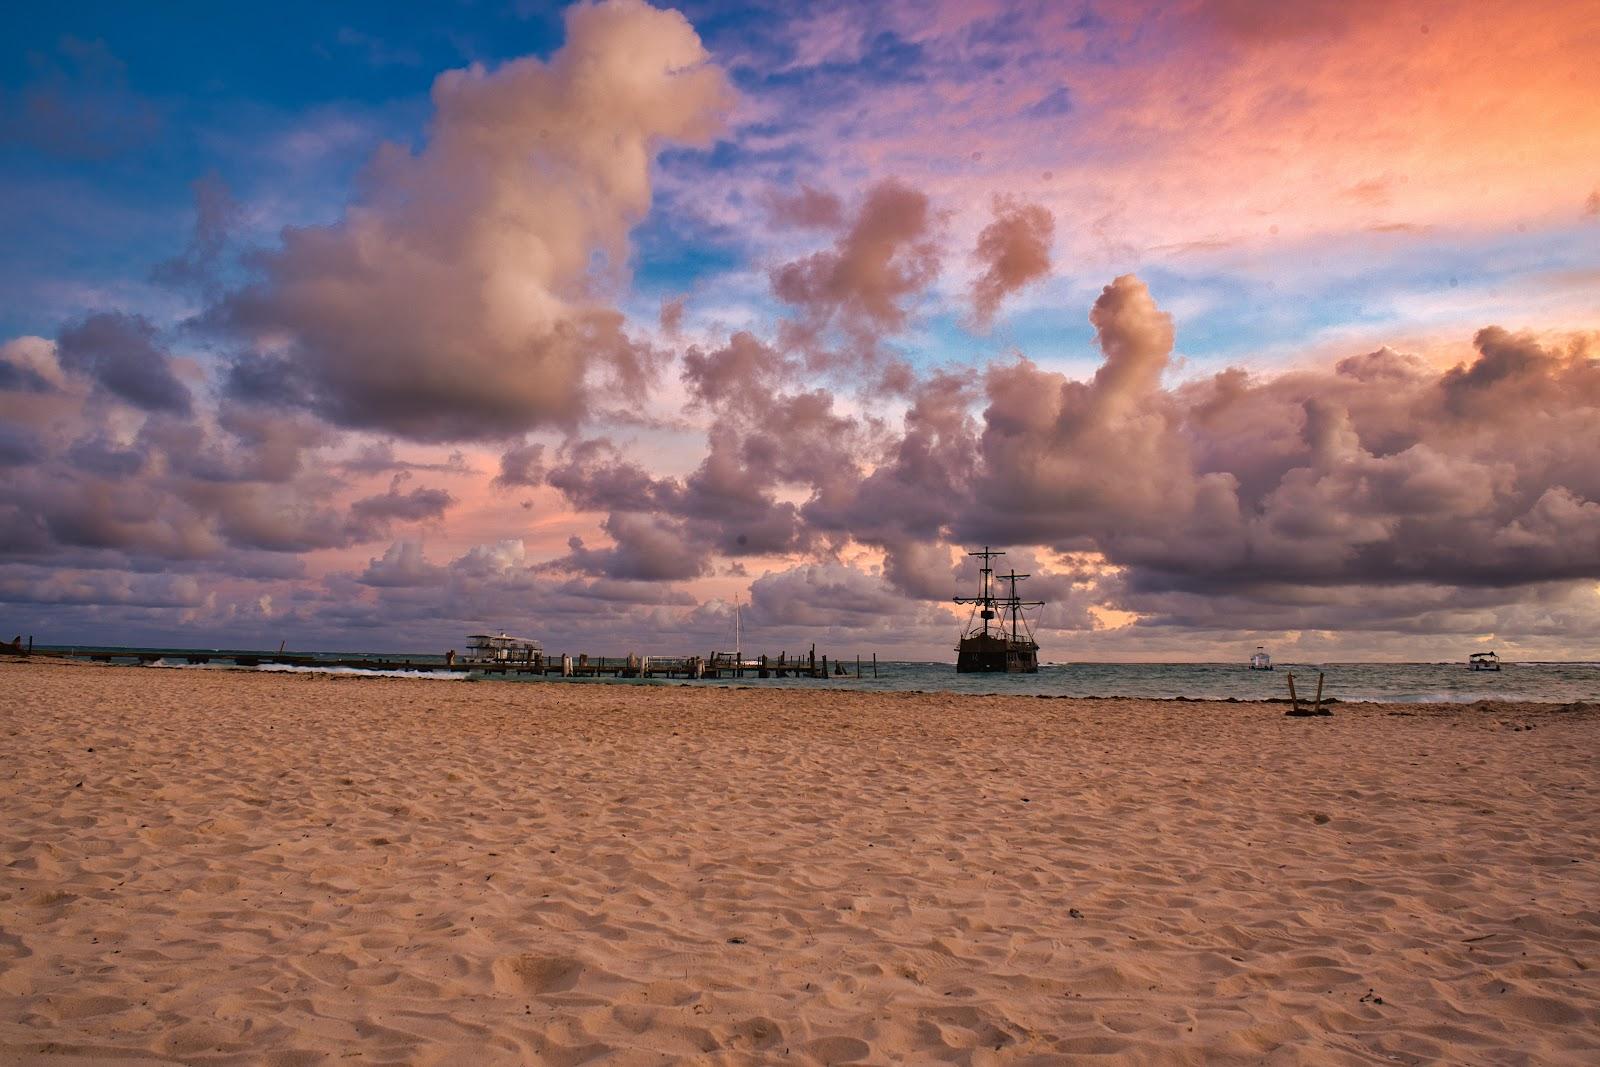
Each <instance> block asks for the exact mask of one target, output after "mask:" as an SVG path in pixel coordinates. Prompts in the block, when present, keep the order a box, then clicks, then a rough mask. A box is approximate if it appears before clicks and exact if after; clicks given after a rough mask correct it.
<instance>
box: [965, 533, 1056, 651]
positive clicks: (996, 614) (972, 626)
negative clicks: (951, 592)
mask: <svg viewBox="0 0 1600 1067" xmlns="http://www.w3.org/2000/svg"><path fill="white" fill-rule="evenodd" d="M967 555H969V556H977V557H978V558H979V559H981V560H983V567H982V568H981V569H980V570H979V571H978V573H979V574H980V575H981V576H982V582H983V584H982V586H981V588H980V590H979V592H978V595H977V596H958V597H956V598H955V602H956V603H957V604H971V605H973V606H974V608H975V609H976V614H977V619H978V621H977V622H973V621H972V620H971V619H970V618H969V619H968V623H967V629H966V632H965V633H963V634H962V635H961V642H960V644H958V645H957V646H956V673H957V674H1037V673H1039V644H1038V642H1036V641H1034V639H1033V633H1032V631H1031V629H1030V628H1029V626H1028V620H1027V618H1026V617H1025V616H1024V615H1023V611H1024V610H1025V609H1027V608H1038V607H1043V606H1044V601H1042V600H1023V599H1021V598H1020V597H1018V596H1017V583H1018V582H1020V581H1022V580H1023V579H1024V578H1026V577H1028V575H1026V574H1018V573H1017V572H1016V571H1012V572H1011V573H1010V574H1002V575H999V576H995V574H994V568H993V567H991V566H989V561H990V560H992V559H994V558H995V557H996V556H1003V555H1005V553H1004V552H995V551H991V550H990V548H989V546H988V545H984V546H983V551H982V552H968V553H967ZM996 581H1001V582H1010V583H1011V592H1010V595H1008V596H1000V595H999V591H998V590H997V589H996V588H995V587H994V583H995V582H996ZM1008 615H1009V618H1007V616H1008ZM991 621H996V628H995V629H994V630H993V631H991V630H990V629H989V624H990V622H991Z"/></svg>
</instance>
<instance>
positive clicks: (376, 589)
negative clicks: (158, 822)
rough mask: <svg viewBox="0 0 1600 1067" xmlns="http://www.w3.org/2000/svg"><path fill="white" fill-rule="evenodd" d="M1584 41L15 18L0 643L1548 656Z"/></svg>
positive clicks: (285, 7)
mask: <svg viewBox="0 0 1600 1067" xmlns="http://www.w3.org/2000/svg"><path fill="white" fill-rule="evenodd" d="M1596 70H1600V0H1533V2H1530V3H1526V4H1518V5H1505V4H1491V3H1480V2H1468V0H1461V2H1451V3H1436V2H1426V0H1422V2H1418V3H1412V4H1389V3H1377V2H1372V0H1347V2H1334V0H1307V2H1305V3H1301V4H1296V5H1280V4H1277V3H1268V2H1260V0H1189V2H1174V3H1165V4H1163V3H1150V4H1138V3H1093V2H1089V3H1071V2H1054V0H1050V2H1039V3H1023V2H999V0H959V2H949V3H944V2H932V0H930V2H917V3H912V2H905V0H892V2H886V3H882V4H871V5H864V4H857V3H837V4H834V3H818V4H798V3H777V2H770V3H768V2H755V3H731V2H721V0H718V2H693V3H686V4H684V5H682V6H681V7H678V8H673V7H665V6H661V7H657V6H652V5H650V4H647V3H644V2H643V0H602V2H596V3H578V4H575V5H570V6H569V5H565V4H544V3H537V2H532V0H522V2H487V0H479V2H467V0H462V2H460V3H456V4H430V5H420V4H419V5H392V4H381V3H346V4H336V5H329V4H309V3H307V4H301V3H283V4H275V5H271V6H265V5H247V4H237V5H222V6H221V7H218V6H216V5H209V4H207V5H202V4H198V3H194V4H187V3H175V4H170V5H161V6H159V7H158V8H151V7H149V6H144V7H139V6H130V5H126V4H97V3H83V4H74V5H32V6H26V5H11V6H10V7H8V8H7V9H6V10H5V11H3V12H0V247H3V249H4V253H3V254H0V629H3V630H4V631H5V632H4V635H3V636H4V637H6V638H9V637H10V636H11V635H12V634H14V633H20V634H24V635H33V636H34V637H35V639H36V640H37V641H39V642H41V643H57V644H89V643H103V644H119V645H161V646H165V645H176V646H201V647H276V646H277V644H278V643H279V642H286V643H287V644H288V645H289V646H290V647H294V648H298V649H326V650H356V649H360V650H374V651H440V652H442V651H443V650H444V649H446V648H449V647H455V648H461V647H463V645H464V640H465V635H466V634H467V633H470V632H475V631H480V630H482V629H485V628H491V629H497V630H498V629H506V630H509V631H511V632H513V633H520V634H525V635H527V636H531V637H537V638H539V639H541V640H542V641H543V642H544V643H545V645H546V647H547V648H548V649H549V650H551V651H552V652H558V651H569V652H573V653H578V652H589V653H591V654H607V655H618V654H625V653H627V652H635V651H637V652H642V653H648V654H664V655H665V654H689V653H701V654H703V653H705V652H707V651H710V650H711V649H714V648H725V647H728V646H729V643H730V641H731V639H732V630H733V623H732V619H733V612H734V604H735V602H736V601H737V602H738V603H740V604H742V608H741V609H740V610H741V611H742V619H743V624H744V634H745V646H746V650H750V649H752V648H756V649H757V650H759V651H767V652H771V653H774V654H775V653H777V652H778V651H781V650H788V651H793V650H796V649H803V648H805V647H807V646H808V645H809V644H811V643H812V642H815V643H816V645H817V647H818V650H819V652H822V651H828V652H829V653H830V654H833V655H837V656H850V655H854V654H856V653H858V652H859V653H863V654H865V653H870V652H873V651H876V652H877V653H879V654H880V655H881V656H885V657H913V658H926V659H942V660H949V659H953V648H954V644H955V640H956V638H957V636H958V635H959V633H960V630H961V628H962V625H963V623H964V622H965V620H966V611H967V609H965V608H959V607H958V606H956V605H954V604H953V603H951V600H950V598H951V597H952V596H954V595H956V594H958V593H969V592H970V587H971V586H972V584H973V582H974V578H975V570H974V564H973V561H972V560H971V558H970V557H968V556H966V554H965V553H966V552H967V551H969V550H971V549H973V548H976V547H978V546H980V545H984V544H988V545H994V546H999V547H1004V548H1005V549H1006V550H1007V552H1008V555H1007V556H1006V557H1004V560H1003V561H1002V562H1003V565H1004V566H1006V567H1013V566H1014V567H1015V568H1016V569H1017V570H1018V571H1019V572H1026V573H1028V574H1030V575H1031V577H1030V578H1029V579H1028V580H1027V581H1026V583H1024V589H1025V590H1026V591H1027V592H1028V593H1029V594H1031V595H1032V596H1033V597H1034V598H1036V599H1041V600H1044V601H1045V602H1046V604H1045V607H1044V608H1043V609H1041V611H1040V613H1039V618H1038V620H1037V625H1036V636H1037V638H1038V640H1039V642H1040V644H1041V646H1042V650H1041V656H1042V657H1043V659H1045V660H1046V661H1063V662H1068V661H1074V660H1120V661H1136V660H1240V661H1242V660H1243V659H1245V658H1247V657H1248V655H1249V653H1250V652H1251V651H1253V650H1254V648H1255V646H1256V645H1258V644H1260V645H1266V646H1267V647H1268V648H1270V649H1271V650H1272V651H1273V652H1274V653H1275V654H1276V655H1277V656H1278V657H1279V658H1280V659H1282V660H1294V659H1307V660H1322V661H1329V660H1367V659H1371V660H1458V659H1464V658H1465V656H1466V654H1467V653H1468V652H1470V651H1474V650H1477V649H1479V648H1495V649H1496V650H1498V651H1499V652H1500V654H1501V655H1502V656H1503V657H1509V658H1516V659H1546V660H1554V659H1587V660H1594V659H1600V459H1597V457H1600V108H1597V107H1596V106H1595V104H1594V100H1595V96H1596V84H1597V83H1596V81H1595V78H1596V75H1595V71H1596Z"/></svg>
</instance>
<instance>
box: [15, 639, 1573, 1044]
mask: <svg viewBox="0 0 1600 1067" xmlns="http://www.w3.org/2000/svg"><path fill="white" fill-rule="evenodd" d="M0 744H3V750H4V753H5V756H4V760H3V763H0V767H3V769H0V805H3V809H0V1062H3V1063H6V1064H87V1063H107V1062H129V1063H134V1062H137V1063H141V1064H149V1063H196V1064H257V1063H261V1064H276V1065H301V1064H322V1063H329V1064H333V1063H346V1062H359V1063H380V1064H480V1063H482V1064H488V1063H551V1064H571V1063H580V1062H597V1063H618V1064H656V1063H669V1062H695V1063H716V1064H742V1063H761V1062H793V1063H817V1064H830V1063H847V1062H870V1063H894V1062H923V1063H927V1062H961V1063H973V1064H997V1063H1007V1064H1010V1063H1061V1062H1097V1061H1098V1062H1118V1063H1121V1062H1129V1063H1196V1064H1199V1063H1219V1062H1238V1063H1272V1064H1279V1063H1316V1064H1340V1063H1349V1064H1358V1063H1362V1064H1364V1063H1415V1062H1432V1061H1443V1062H1449V1063H1460V1064H1515V1063H1571V1064H1588V1063H1594V1062H1597V1061H1600V856H1597V848H1596V845H1597V838H1600V763H1597V757H1596V753H1597V752H1600V705H1589V706H1571V705H1568V706H1564V707H1563V706H1555V705H1475V706H1464V707H1462V706H1423V705H1410V706H1398V705H1396V706H1386V705H1340V706H1338V707H1337V708H1336V709H1335V714H1334V716H1333V717H1331V718H1326V719H1305V720H1300V719H1286V718H1285V717H1284V716H1283V708H1282V707H1280V706H1274V705H1266V704H1247V703H1240V704H1230V703H1187V702H1141V701H1130V700H1054V699H1052V700H1042V699H1030V698H981V697H954V696H944V695H938V694H858V693H849V692H846V691H843V690H840V689H836V688H833V687H832V685H831V683H822V682H819V683H816V684H815V685H814V686H812V687H810V688H805V689H791V690H781V691H774V690H758V689H722V690H712V689H706V688H689V687H679V686H658V687H633V686H619V685H581V684H559V683H549V684H537V683H536V684H511V683H462V682H449V683H447V682H430V681H417V680H397V679H360V678H335V677H329V676H324V675H275V674H265V673H248V672H232V671H226V672H225V671H205V670H162V669H155V668H119V667H97V666H76V665H66V664H56V663H41V662H33V663H17V662H7V663H3V664H0Z"/></svg>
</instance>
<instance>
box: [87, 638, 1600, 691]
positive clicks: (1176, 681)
mask: <svg viewBox="0 0 1600 1067" xmlns="http://www.w3.org/2000/svg"><path fill="white" fill-rule="evenodd" d="M78 651H80V652H82V651H89V650H87V649H79V650H78ZM141 651H161V652H168V653H172V654H173V657H172V658H169V659H166V660H163V661H161V666H166V667H184V668H186V669H192V670H216V669H227V668H226V667H225V666H224V665H221V664H213V665H209V666H203V667H202V666H196V667H188V666H187V665H186V664H185V663H184V662H183V661H182V660H181V659H179V658H177V656H178V654H181V653H182V652H185V651H188V650H183V649H159V650H141ZM254 654H255V655H266V656H270V655H272V654H273V653H271V652H256V653H254ZM298 654H299V655H306V653H298ZM312 655H315V656H317V657H318V658H326V659H329V660H332V659H343V660H350V659H359V658H372V659H377V658H380V657H379V656H377V655H376V654H371V653H353V652H326V653H312ZM381 658H383V659H386V660H391V661H392V660H395V659H409V660H411V662H413V663H415V664H417V665H419V666H421V665H425V664H435V663H442V662H443V660H442V658H441V657H439V656H434V655H423V654H415V655H409V656H407V655H405V654H385V655H383V656H382V657H381ZM845 666H846V667H847V668H848V669H849V671H850V674H849V675H848V676H844V677H839V676H835V677H832V678H829V679H828V680H827V681H826V682H824V681H822V680H820V679H809V678H802V679H793V678H783V679H780V678H758V677H756V675H755V672H754V671H751V672H749V673H748V674H747V675H746V676H745V677H743V678H738V679H728V680H723V681H697V682H685V681H682V680H671V681H669V680H651V681H639V680H633V679H622V680H616V679H560V678H554V677H551V678H544V679H541V678H531V677H526V676H523V677H508V678H504V679H502V678H499V677H495V678H492V679H489V678H486V679H483V680H484V681H488V682H490V683H491V684H505V685H708V686H716V685H723V686H727V685H743V686H799V687H802V688H815V687H817V686H821V685H826V686H830V687H833V688H843V689H862V690H869V691H874V692H910V691H924V692H952V693H979V694H990V693H993V694H1011V695H1019V696H1021V695H1028V696H1066V697H1113V696H1125V697H1146V698H1157V699H1173V698H1189V699H1209V700H1226V699H1230V698H1231V699H1235V700H1265V699H1272V698H1287V696H1288V694H1289V691H1288V682H1287V677H1288V675H1290V674H1293V675H1294V676H1295V686H1296V688H1297V689H1298V690H1299V692H1300V695H1301V696H1303V697H1305V696H1310V695H1311V694H1312V693H1313V692H1314V691H1315V689H1316V684H1317V675H1318V673H1321V674H1322V675H1323V676H1324V686H1323V693H1324V695H1325V696H1328V697H1333V698H1335V699H1337V700H1341V701H1352V700H1368V701H1394V702H1405V703H1412V702H1441V701H1451V702H1471V701H1475V700H1537V701H1547V702H1552V703H1569V702H1572V701H1577V700H1600V663H1510V662H1508V663H1505V664H1504V665H1503V669H1502V670H1500V671H1498V672H1495V671H1473V670H1469V669H1468V668H1467V666H1466V664H1465V663H1464V662H1463V663H1280V664H1278V666H1277V669H1275V670H1271V671H1252V670H1250V669H1249V668H1248V667H1247V666H1246V664H1244V663H1242V662H1241V663H1054V664H1046V665H1044V666H1042V667H1041V668H1040V669H1039V673H1038V674H1011V675H1005V674H957V673H956V672H955V666H954V665H953V664H950V663H927V662H905V661H897V662H889V661H884V662H880V663H879V664H878V676H877V677H876V678H874V677H872V667H871V664H870V663H867V664H863V666H862V672H863V674H862V677H859V678H858V677H856V676H855V674H854V671H855V662H854V660H850V661H847V662H846V663H845ZM140 669H148V668H140ZM155 669H159V667H158V668H155ZM256 669H259V670H308V669H315V668H298V667H296V668H286V667H272V666H263V667H260V668H256ZM341 673H363V672H360V671H348V670H346V671H342V672H341ZM400 673H403V672H400ZM409 677H417V678H427V677H429V676H428V675H426V674H415V675H409ZM445 677H446V676H442V675H441V676H437V679H438V680H445ZM448 677H450V678H451V679H453V680H456V681H459V680H461V679H462V678H463V676H462V675H453V676H448Z"/></svg>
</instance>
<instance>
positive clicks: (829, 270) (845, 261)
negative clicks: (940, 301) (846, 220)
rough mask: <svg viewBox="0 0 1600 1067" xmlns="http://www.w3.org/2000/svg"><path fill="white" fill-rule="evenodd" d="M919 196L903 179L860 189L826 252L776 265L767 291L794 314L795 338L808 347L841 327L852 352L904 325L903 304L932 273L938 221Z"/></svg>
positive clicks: (869, 348) (870, 348)
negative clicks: (860, 195) (856, 204)
mask: <svg viewBox="0 0 1600 1067" xmlns="http://www.w3.org/2000/svg"><path fill="white" fill-rule="evenodd" d="M938 221H939V220H938V219H937V217H936V216H935V214H934V212H933V209H932V207H931V206H930V205H929V202H928V197H927V195H926V194H925V193H922V192H920V191H919V190H916V189H913V188H911V187H910V186H909V185H906V184H904V183H902V182H898V181H894V180H888V181H882V182H879V183H878V184H877V185H875V186H873V187H872V188H871V189H870V190H868V191H867V194H866V197H865V198H864V199H863V200H862V202H861V205H860V207H859V208H858V209H857V211H856V214H855V217H854V218H853V219H852V220H851V222H850V225H849V228H848V229H846V230H845V231H844V232H843V233H842V234H840V235H839V237H838V239H837V240H836V241H835V242H834V245H833V247H832V248H831V249H828V250H826V251H821V252H813V253H812V254H811V255H809V256H806V257H804V258H802V259H797V260H794V261H792V262H789V263H785V264H783V265H781V266H779V267H777V268H776V269H775V270H773V272H772V276H771V281H772V291H773V293H774V294H775V295H776V296H777V297H778V299H779V300H782V301H783V302H784V303H786V304H789V305H792V306H793V307H794V308H795V309H796V310H797V311H798V312H799V321H798V323H797V331H798V332H796V333H795V335H794V339H795V340H796V341H799V342H803V343H809V344H815V343H817V341H818V340H819V339H820V338H821V337H822V335H823V334H824V331H826V330H828V329H829V328H831V327H838V328H839V329H841V330H843V331H844V333H845V335H846V338H847V339H848V340H849V341H850V342H851V343H852V345H853V349H854V352H855V354H857V355H871V354H873V352H874V346H875V342H876V339H877V338H878V337H879V336H881V335H883V334H886V333H893V332H896V331H898V330H900V329H902V328H904V326H905V324H906V320H907V316H908V314H909V311H908V308H907V306H906V305H907V303H908V302H909V301H910V300H911V299H912V298H914V297H915V296H917V295H918V294H920V293H921V292H922V291H923V289H925V288H926V287H927V285H928V284H929V283H930V282H932V281H933V279H934V278H935V277H936V276H937V275H938V273H939V265H940V264H939V256H940V248H939V243H938V239H937V232H936V230H937V223H938Z"/></svg>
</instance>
